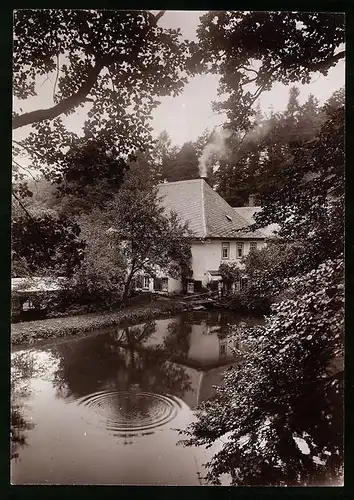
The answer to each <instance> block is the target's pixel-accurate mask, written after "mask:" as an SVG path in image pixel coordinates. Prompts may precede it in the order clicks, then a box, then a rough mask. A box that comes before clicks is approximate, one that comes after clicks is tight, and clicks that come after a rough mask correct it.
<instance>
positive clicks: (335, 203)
mask: <svg viewBox="0 0 354 500" xmlns="http://www.w3.org/2000/svg"><path fill="white" fill-rule="evenodd" d="M325 111H326V118H327V119H326V122H325V123H324V124H323V126H322V127H321V129H320V131H319V133H318V135H317V137H316V138H315V139H314V140H312V141H309V142H308V143H307V144H306V146H302V147H301V148H298V149H294V151H293V157H292V161H291V162H289V163H288V164H287V166H286V168H284V169H283V171H282V175H283V184H282V186H281V188H280V189H278V190H277V191H273V192H271V193H269V194H268V195H267V196H265V197H264V200H263V201H264V207H263V209H262V211H261V212H259V213H258V214H256V215H255V219H256V223H257V225H258V226H264V225H267V224H268V223H276V224H279V226H280V231H279V236H280V237H281V238H282V239H283V240H284V241H287V242H299V241H300V242H301V243H303V245H304V246H305V248H306V250H307V252H306V253H307V259H308V266H310V267H312V268H314V267H316V265H318V264H319V263H321V262H323V261H324V260H325V259H326V258H329V257H330V258H333V259H336V258H340V256H341V255H342V253H343V248H344V239H343V238H344V223H343V216H344V108H343V107H339V108H334V109H333V108H332V107H331V106H330V105H326V106H325ZM303 257H304V256H303ZM303 263H304V262H303Z"/></svg>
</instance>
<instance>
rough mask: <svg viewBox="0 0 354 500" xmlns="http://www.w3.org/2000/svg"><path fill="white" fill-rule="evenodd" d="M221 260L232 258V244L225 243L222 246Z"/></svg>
mask: <svg viewBox="0 0 354 500" xmlns="http://www.w3.org/2000/svg"><path fill="white" fill-rule="evenodd" d="M221 245H222V246H221V258H222V259H228V258H229V257H230V243H228V242H224V243H222V244H221Z"/></svg>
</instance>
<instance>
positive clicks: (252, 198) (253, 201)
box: [248, 194, 256, 207]
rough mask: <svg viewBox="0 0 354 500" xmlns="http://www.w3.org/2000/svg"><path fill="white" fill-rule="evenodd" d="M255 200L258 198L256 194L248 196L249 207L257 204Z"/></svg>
mask: <svg viewBox="0 0 354 500" xmlns="http://www.w3.org/2000/svg"><path fill="white" fill-rule="evenodd" d="M255 200H256V197H255V195H254V194H250V195H249V197H248V206H249V207H254V206H255Z"/></svg>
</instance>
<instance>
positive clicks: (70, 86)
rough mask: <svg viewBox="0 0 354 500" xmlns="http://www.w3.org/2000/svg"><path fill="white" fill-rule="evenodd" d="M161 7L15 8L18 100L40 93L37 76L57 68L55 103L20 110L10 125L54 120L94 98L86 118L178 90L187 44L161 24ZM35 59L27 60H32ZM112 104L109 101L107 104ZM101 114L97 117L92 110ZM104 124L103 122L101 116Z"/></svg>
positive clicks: (15, 90) (151, 99) (141, 105)
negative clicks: (156, 11)
mask: <svg viewBox="0 0 354 500" xmlns="http://www.w3.org/2000/svg"><path fill="white" fill-rule="evenodd" d="M161 15H163V11H162V12H161V13H160V14H159V15H158V16H154V15H153V14H151V13H150V12H148V11H121V10H85V9H84V10H61V9H46V10H37V9H31V10H18V11H16V12H15V17H14V50H13V53H14V56H13V73H14V81H13V90H14V94H15V96H16V97H17V98H19V99H27V98H28V97H30V96H34V95H36V78H37V77H39V76H43V75H46V74H48V73H54V72H56V73H57V78H56V86H55V88H54V89H53V100H54V102H55V105H54V106H53V107H52V108H49V109H46V110H36V111H33V112H28V113H23V114H15V116H14V117H13V127H14V128H18V127H22V126H24V125H28V124H34V123H39V122H42V121H44V120H53V119H55V118H56V117H58V116H60V115H61V114H63V113H72V112H73V111H74V110H75V108H76V107H77V106H80V105H83V104H84V103H85V102H87V101H88V102H92V101H93V108H92V110H91V116H92V117H93V120H91V122H89V123H88V124H87V127H88V128H90V126H89V125H95V120H97V119H98V117H97V114H98V113H100V112H104V111H105V110H106V109H107V108H110V113H111V114H112V115H114V114H115V113H117V112H118V116H119V112H120V111H121V109H122V108H123V109H124V106H125V105H129V104H131V103H133V105H134V106H139V107H141V108H143V107H144V105H143V103H142V102H141V99H142V98H144V97H146V98H147V99H148V101H149V104H148V105H147V107H148V108H149V107H150V105H151V103H152V102H153V98H152V97H151V96H152V95H161V96H163V95H169V94H170V93H171V92H172V93H174V94H175V95H176V94H178V92H179V91H180V90H181V89H182V87H183V84H184V82H185V78H182V77H181V74H180V70H181V69H183V67H184V62H185V58H186V52H187V51H186V49H187V45H186V44H185V43H184V42H180V41H179V35H180V31H179V30H164V29H162V28H160V27H159V26H158V25H157V23H158V20H159V18H160V17H161ZM29 61H30V63H31V64H30V65H29ZM111 105H112V108H111V107H110V106H111ZM95 115H96V116H95ZM102 125H103V123H102Z"/></svg>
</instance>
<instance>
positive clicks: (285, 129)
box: [215, 87, 326, 206]
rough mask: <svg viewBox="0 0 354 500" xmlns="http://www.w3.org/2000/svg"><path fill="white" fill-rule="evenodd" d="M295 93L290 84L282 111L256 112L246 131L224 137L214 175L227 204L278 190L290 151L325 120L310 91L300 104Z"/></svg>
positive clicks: (296, 90) (288, 160) (308, 138)
mask: <svg viewBox="0 0 354 500" xmlns="http://www.w3.org/2000/svg"><path fill="white" fill-rule="evenodd" d="M297 96H298V89H297V88H296V87H292V88H291V89H290V92H289V101H288V105H287V108H286V110H285V111H284V112H282V113H276V114H275V113H272V114H271V116H270V117H267V118H266V117H264V116H262V114H261V113H260V112H258V113H257V116H256V117H255V119H254V120H253V128H252V129H251V131H250V132H248V133H246V134H234V136H233V137H232V138H231V139H229V140H228V147H227V150H228V153H227V154H226V155H225V157H224V158H223V159H221V160H220V168H219V169H218V170H217V172H216V173H215V179H216V184H217V190H218V192H219V193H220V194H221V195H222V196H223V197H224V198H226V200H227V201H228V202H229V203H230V204H231V205H233V206H243V205H247V203H248V197H249V195H250V194H255V195H258V198H260V199H261V200H262V198H264V197H265V196H266V195H268V194H271V193H272V192H275V191H277V190H279V189H280V188H281V186H282V185H283V184H284V182H286V181H284V169H285V168H286V166H287V164H289V163H291V162H292V157H293V151H294V150H297V149H299V148H301V147H303V146H304V145H305V144H306V143H307V142H308V141H309V140H312V139H314V138H315V137H316V134H317V133H318V131H319V129H320V127H321V125H322V124H323V123H324V122H325V120H326V114H325V112H324V108H323V107H319V104H318V101H317V100H316V99H315V98H314V96H312V95H310V96H309V98H308V100H307V101H306V102H305V103H304V104H303V105H302V106H300V104H299V103H298V100H297Z"/></svg>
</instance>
